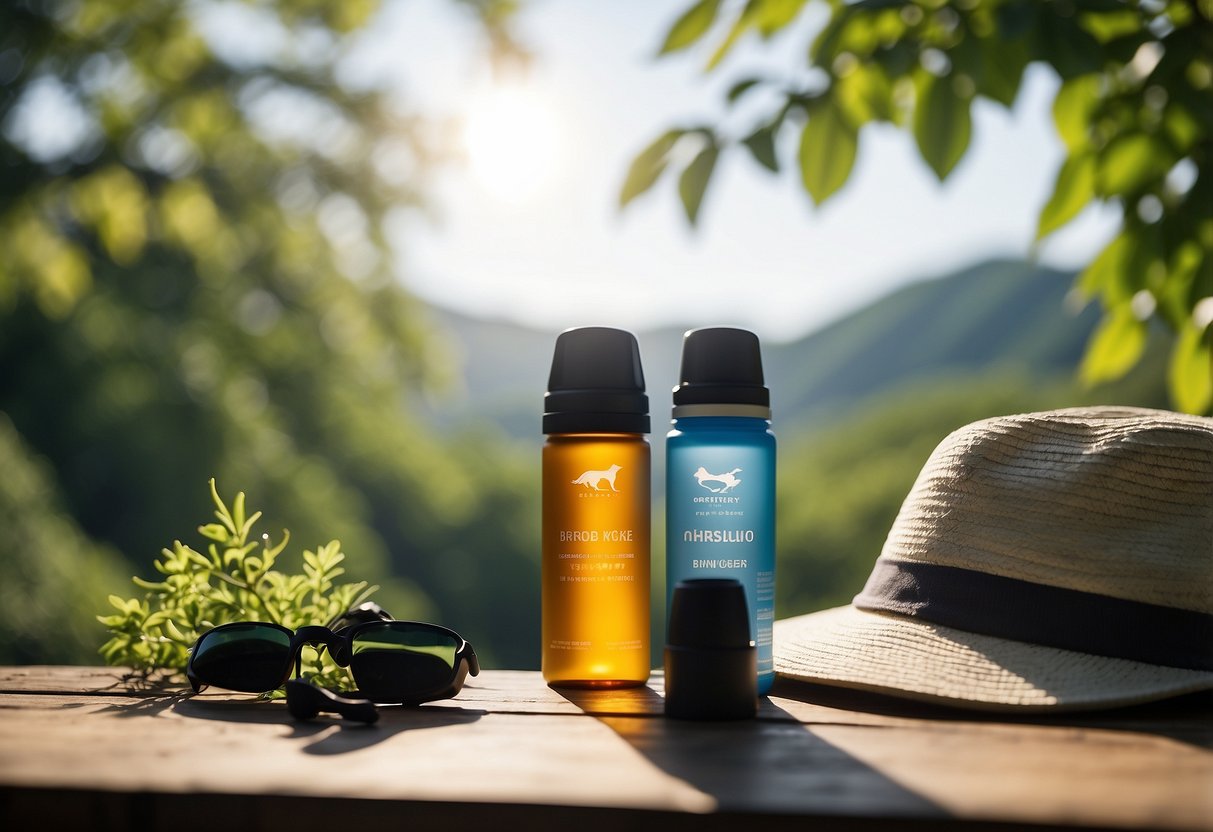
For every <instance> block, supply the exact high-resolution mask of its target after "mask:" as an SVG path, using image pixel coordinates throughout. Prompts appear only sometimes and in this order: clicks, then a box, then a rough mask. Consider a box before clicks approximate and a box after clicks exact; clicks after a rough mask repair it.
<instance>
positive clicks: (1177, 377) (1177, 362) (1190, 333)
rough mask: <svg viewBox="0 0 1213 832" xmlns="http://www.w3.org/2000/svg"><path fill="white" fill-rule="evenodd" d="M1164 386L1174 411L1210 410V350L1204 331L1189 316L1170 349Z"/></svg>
mask: <svg viewBox="0 0 1213 832" xmlns="http://www.w3.org/2000/svg"><path fill="white" fill-rule="evenodd" d="M1167 387H1168V388H1169V389H1170V393H1171V401H1172V402H1174V404H1175V408H1176V409H1177V410H1182V411H1183V412H1185V413H1208V412H1209V410H1210V409H1213V350H1211V349H1210V347H1209V340H1208V338H1207V337H1205V331H1204V330H1202V329H1199V328H1198V327H1197V326H1196V324H1195V322H1194V321H1192V319H1191V318H1189V319H1188V322H1187V324H1185V326H1184V327H1183V329H1181V330H1180V331H1179V337H1178V338H1176V339H1175V345H1174V346H1173V347H1172V348H1171V360H1170V362H1169V363H1168V365H1167Z"/></svg>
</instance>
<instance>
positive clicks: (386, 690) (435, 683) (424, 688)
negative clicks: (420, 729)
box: [185, 620, 480, 705]
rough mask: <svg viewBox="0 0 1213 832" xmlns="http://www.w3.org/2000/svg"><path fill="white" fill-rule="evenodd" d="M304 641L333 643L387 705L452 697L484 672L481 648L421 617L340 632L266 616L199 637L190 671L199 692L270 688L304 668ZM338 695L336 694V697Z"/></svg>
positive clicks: (363, 691)
mask: <svg viewBox="0 0 1213 832" xmlns="http://www.w3.org/2000/svg"><path fill="white" fill-rule="evenodd" d="M304 645H312V646H321V647H324V648H327V649H328V651H329V654H330V655H331V656H332V657H333V660H334V661H335V662H336V663H337V664H338V665H340V666H341V667H348V668H349V669H350V673H351V675H352V676H353V677H354V683H355V684H356V685H357V686H358V693H359V695H361V696H363V697H365V698H366V699H367V700H369V701H370V702H377V703H380V704H393V705H396V704H399V705H420V704H421V703H423V702H432V701H434V700H436V699H448V698H450V697H452V696H455V695H456V694H457V693H459V691H460V690H462V688H463V682H464V679H466V678H467V675H468V673H471V674H472V675H473V676H477V675H479V673H480V663H479V662H478V661H477V659H476V651H475V650H473V649H472V645H471V644H469V643H468V642H467V641H466V640H465V639H464V638H463V637H462V636H460V635H459V634H458V633H456V632H455V631H454V630H450V629H447V628H446V627H442V626H439V625H437V624H423V623H421V622H417V621H382V620H372V621H363V622H361V623H356V624H353V625H351V626H347V627H342V628H340V629H337V630H333V629H330V628H329V627H324V626H318V625H317V626H308V627H300V628H299V629H298V630H293V631H292V630H289V629H287V628H286V627H283V626H282V625H280V624H273V623H270V622H265V621H251V622H237V623H234V624H223V625H221V626H219V627H216V628H215V629H213V630H209V631H208V632H206V633H204V634H203V635H201V636H199V638H198V640H197V641H196V642H195V643H194V646H193V648H191V650H190V658H189V663H188V664H187V665H186V669H185V675H186V678H188V679H189V682H190V685H191V686H192V687H193V689H194V692H195V693H197V692H199V691H201V690H202V689H203V688H205V687H207V686H212V685H213V686H214V687H217V688H224V689H226V690H236V691H243V692H246V693H266V692H268V691H272V690H277V689H278V688H280V687H282V686H283V685H284V684H286V683H287V678H288V677H289V676H290V673H291V667H292V665H293V666H294V669H295V675H296V676H298V675H299V673H300V665H301V663H302V659H301V656H300V653H301V651H302V649H303V647H304ZM330 698H331V697H330Z"/></svg>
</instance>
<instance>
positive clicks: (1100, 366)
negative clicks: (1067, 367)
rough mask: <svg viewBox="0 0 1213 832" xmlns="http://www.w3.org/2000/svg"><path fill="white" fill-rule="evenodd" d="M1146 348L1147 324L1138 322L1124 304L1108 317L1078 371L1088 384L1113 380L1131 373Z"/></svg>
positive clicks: (1113, 310) (1102, 322)
mask: <svg viewBox="0 0 1213 832" xmlns="http://www.w3.org/2000/svg"><path fill="white" fill-rule="evenodd" d="M1145 348H1146V325H1145V323H1143V322H1142V321H1139V320H1137V318H1136V316H1134V314H1133V310H1132V309H1131V308H1129V305H1128V304H1127V303H1126V304H1122V305H1120V306H1118V307H1116V308H1115V309H1112V310H1110V311H1109V312H1108V313H1107V314H1105V315H1104V318H1103V320H1102V321H1101V322H1100V324H1099V326H1098V327H1096V329H1095V332H1093V333H1092V334H1091V340H1090V341H1088V342H1087V350H1086V353H1085V354H1084V355H1083V357H1082V364H1081V365H1080V366H1079V368H1078V376H1079V378H1080V379H1082V382H1083V383H1084V384H1087V385H1094V384H1099V383H1100V382H1103V381H1113V380H1115V379H1118V378H1120V377H1121V376H1123V375H1124V374H1125V373H1127V372H1128V371H1129V369H1130V368H1132V366H1133V365H1134V364H1136V363H1137V361H1138V359H1139V358H1141V354H1142V352H1143V351H1144V350H1145Z"/></svg>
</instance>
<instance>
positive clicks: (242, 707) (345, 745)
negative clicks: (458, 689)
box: [102, 693, 487, 755]
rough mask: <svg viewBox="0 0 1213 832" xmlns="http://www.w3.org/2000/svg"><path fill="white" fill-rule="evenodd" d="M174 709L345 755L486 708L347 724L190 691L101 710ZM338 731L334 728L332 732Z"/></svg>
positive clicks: (414, 712) (271, 704)
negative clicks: (273, 730)
mask: <svg viewBox="0 0 1213 832" xmlns="http://www.w3.org/2000/svg"><path fill="white" fill-rule="evenodd" d="M166 712H171V713H172V714H173V715H174V716H183V717H186V718H187V719H208V720H215V721H219V722H230V723H246V724H247V723H253V724H259V725H283V726H289V727H290V728H291V733H290V734H288V735H286V736H285V737H284V739H288V740H309V739H310V740H312V741H311V742H309V743H308V744H307V745H305V746H304V747H303V752H304V753H305V754H319V755H330V754H345V753H348V752H351V751H358V750H361V749H363V748H369V747H370V746H373V745H377V744H379V743H381V742H383V741H385V740H387V739H390V738H391V737H393V736H395V735H396V734H400V733H403V732H405V731H418V730H423V729H426V728H442V727H444V726H448V725H466V724H469V723H472V722H475V721H477V720H478V719H480V718H481V717H482V716H484V715H485V714H486V713H487V711H483V710H480V709H475V708H460V707H452V706H449V705H445V706H442V707H434V706H425V705H420V706H412V707H406V706H395V705H381V706H380V707H379V721H378V722H376V723H374V724H372V725H364V724H362V723H358V722H347V721H345V720H343V719H341V718H340V717H337V716H331V715H328V714H321V715H320V716H318V717H316V718H315V719H312V720H309V721H307V722H300V721H298V720H295V719H294V718H292V717H291V715H290V714H289V713H288V712H287V710H286V703H285V701H284V700H278V701H267V700H259V699H252V698H250V699H247V700H242V699H227V698H225V699H208V698H206V697H198V696H194V695H192V694H190V693H174V694H170V695H165V696H162V697H156V698H154V699H143V700H140V701H137V702H131V703H125V702H124V703H121V704H114V705H110V706H108V707H106V708H105V709H103V711H102V713H108V714H112V715H115V716H119V717H135V716H145V717H149V716H150V717H154V716H158V715H160V714H163V713H166ZM334 729H336V730H334Z"/></svg>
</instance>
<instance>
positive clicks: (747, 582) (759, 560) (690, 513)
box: [666, 435, 775, 674]
mask: <svg viewBox="0 0 1213 832" xmlns="http://www.w3.org/2000/svg"><path fill="white" fill-rule="evenodd" d="M667 476H668V478H669V479H668V482H667V525H666V536H667V539H666V542H667V546H666V557H667V561H666V581H667V589H666V600H667V614H668V612H669V610H668V602H669V600H670V598H671V597H672V593H673V588H674V585H675V584H677V582H678V581H680V580H687V579H693V578H726V577H727V578H736V579H737V580H739V581H740V582H741V584H742V586H743V587H745V592H746V603H747V606H748V607H749V612H750V621H751V625H750V626H751V637H752V638H753V639H754V641H755V643H756V645H757V647H758V667H759V673H760V674H770V673H771V672H772V663H771V647H772V644H771V624H772V622H773V621H774V603H775V540H774V538H775V513H774V504H775V475H774V447H773V446H769V447H764V446H762V445H759V444H753V445H747V444H746V443H744V442H742V441H717V442H712V441H708V442H703V443H698V442H692V441H690V439H689V437H688V436H686V435H684V436H682V437H681V438H680V440H679V441H673V440H672V441H671V443H670V445H669V446H668V467H667Z"/></svg>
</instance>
